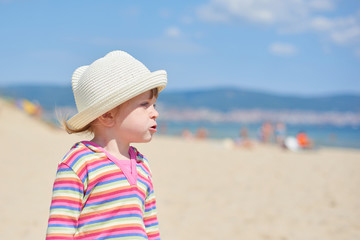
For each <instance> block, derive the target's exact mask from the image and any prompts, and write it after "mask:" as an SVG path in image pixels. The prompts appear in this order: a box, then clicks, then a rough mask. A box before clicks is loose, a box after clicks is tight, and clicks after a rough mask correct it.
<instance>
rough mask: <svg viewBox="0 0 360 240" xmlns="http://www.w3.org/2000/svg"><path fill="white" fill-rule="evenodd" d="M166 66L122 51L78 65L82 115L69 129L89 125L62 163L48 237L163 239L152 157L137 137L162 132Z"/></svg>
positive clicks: (75, 78)
mask: <svg viewBox="0 0 360 240" xmlns="http://www.w3.org/2000/svg"><path fill="white" fill-rule="evenodd" d="M166 84H167V74H166V72H165V71H164V70H159V71H155V72H150V71H149V70H148V69H147V68H146V67H145V66H144V65H143V64H142V63H141V62H140V61H138V60H136V59H135V58H134V57H132V56H131V55H129V54H128V53H126V52H123V51H113V52H110V53H108V54H107V55H106V56H105V57H103V58H100V59H98V60H96V61H95V62H93V63H92V64H90V65H88V66H82V67H80V68H78V69H76V70H75V72H74V73H73V76H72V88H73V93H74V97H75V102H76V106H77V110H78V112H77V114H76V115H74V116H73V117H72V118H70V119H69V120H65V121H64V126H65V129H66V130H67V132H68V133H82V132H88V133H91V134H93V139H92V140H91V141H81V142H78V143H76V144H75V145H74V146H73V147H72V148H71V149H70V151H69V152H68V153H67V154H66V155H65V157H64V159H63V160H62V161H61V162H60V163H59V165H58V170H57V174H56V178H55V183H54V188H53V197H52V202H51V207H50V217H49V221H48V229H47V237H46V239H48V240H51V239H84V240H85V239H89V240H90V239H130V238H131V239H160V235H159V228H158V220H157V209H156V199H155V195H154V190H153V184H152V174H151V171H150V168H149V162H148V160H147V159H146V158H145V157H144V156H143V155H142V154H141V153H140V152H139V151H138V150H137V149H136V148H135V147H132V146H130V144H131V143H146V142H149V141H151V139H152V136H153V134H154V133H155V132H157V123H156V119H157V117H158V116H159V113H158V112H157V111H156V109H155V102H156V100H157V96H158V93H159V92H160V91H162V90H163V89H164V88H165V86H166Z"/></svg>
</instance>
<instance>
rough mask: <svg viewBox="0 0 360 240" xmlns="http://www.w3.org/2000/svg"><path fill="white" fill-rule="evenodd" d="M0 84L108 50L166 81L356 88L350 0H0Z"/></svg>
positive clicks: (356, 34) (355, 31)
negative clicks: (118, 52) (163, 72)
mask: <svg viewBox="0 0 360 240" xmlns="http://www.w3.org/2000/svg"><path fill="white" fill-rule="evenodd" d="M0 29H1V32H0V37H1V38H0V41H1V45H0V64H1V71H0V86H1V85H2V86H4V85H9V84H23V83H27V84H28V83H31V84H38V83H41V84H42V83H47V84H58V85H66V84H70V79H71V75H72V72H73V71H74V70H75V68H77V67H79V66H81V65H87V64H89V63H91V62H92V61H94V60H96V59H98V58H100V57H102V56H104V55H105V54H106V53H107V52H109V51H111V50H117V49H118V50H124V51H127V52H129V53H130V54H131V55H133V56H134V57H136V58H137V59H139V60H140V61H142V62H143V63H144V64H145V65H146V66H147V67H148V68H149V69H150V70H151V71H154V70H159V69H165V70H167V72H168V82H169V83H168V87H167V89H168V90H177V89H193V88H197V89H198V88H213V87H223V86H232V87H239V88H246V89H253V90H261V91H269V92H274V93H282V94H297V95H319V94H320V95H323V94H333V93H356V94H360V1H359V0H348V1H340V0H202V1H200V0H195V1H164V0H163V1H160V0H159V1H156V0H154V1H136V0H131V1H125V0H123V1H118V0H103V1H83V0H76V1H69V0H62V1H31V0H28V1H25V0H24V1H21V0H0Z"/></svg>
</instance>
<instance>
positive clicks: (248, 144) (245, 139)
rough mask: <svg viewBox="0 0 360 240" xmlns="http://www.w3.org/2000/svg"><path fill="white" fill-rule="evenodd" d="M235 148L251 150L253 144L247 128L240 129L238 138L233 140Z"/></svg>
mask: <svg viewBox="0 0 360 240" xmlns="http://www.w3.org/2000/svg"><path fill="white" fill-rule="evenodd" d="M234 143H235V146H236V147H245V148H252V147H253V145H254V144H253V142H252V141H251V140H250V138H249V129H248V128H247V127H242V128H240V132H239V137H237V138H236V139H235V140H234Z"/></svg>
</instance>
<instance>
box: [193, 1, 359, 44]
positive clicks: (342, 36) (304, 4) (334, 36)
mask: <svg viewBox="0 0 360 240" xmlns="http://www.w3.org/2000/svg"><path fill="white" fill-rule="evenodd" d="M335 1H336V0H209V2H208V3H206V4H204V5H203V6H200V7H199V9H198V12H197V14H198V17H199V18H200V19H202V20H203V21H210V22H230V21H247V22H251V23H256V24H265V25H268V26H272V27H273V28H274V29H275V30H276V31H277V32H278V33H286V34H291V33H303V32H312V33H316V34H319V36H320V37H322V38H325V39H327V40H328V41H330V42H332V43H333V44H337V45H351V44H353V45H354V44H355V45H357V46H358V44H359V43H360V11H359V12H358V13H357V14H353V15H349V16H341V15H340V16H336V17H334V16H332V17H326V16H327V13H328V12H330V11H336V6H335Z"/></svg>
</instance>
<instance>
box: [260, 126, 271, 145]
mask: <svg viewBox="0 0 360 240" xmlns="http://www.w3.org/2000/svg"><path fill="white" fill-rule="evenodd" d="M273 134H274V127H273V125H272V123H271V122H268V121H266V122H264V123H263V124H262V125H261V127H260V129H259V135H260V136H259V137H260V142H262V143H270V142H271V139H272V137H273Z"/></svg>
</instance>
